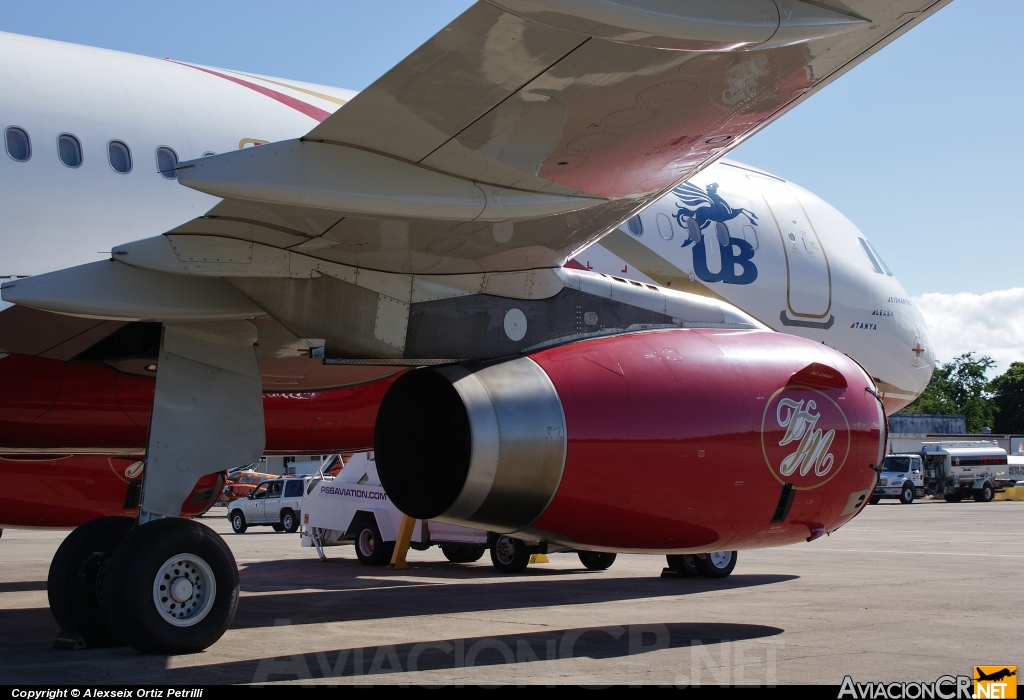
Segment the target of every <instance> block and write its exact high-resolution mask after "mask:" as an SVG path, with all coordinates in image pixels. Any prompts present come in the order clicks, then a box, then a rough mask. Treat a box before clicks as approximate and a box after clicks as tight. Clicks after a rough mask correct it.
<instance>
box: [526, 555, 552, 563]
mask: <svg viewBox="0 0 1024 700" xmlns="http://www.w3.org/2000/svg"><path fill="white" fill-rule="evenodd" d="M530 563H531V564H550V563H551V562H550V561H548V555H547V554H531V555H530Z"/></svg>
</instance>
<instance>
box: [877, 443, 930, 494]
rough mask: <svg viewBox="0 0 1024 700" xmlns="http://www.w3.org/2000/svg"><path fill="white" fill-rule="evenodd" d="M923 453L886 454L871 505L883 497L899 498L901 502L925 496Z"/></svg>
mask: <svg viewBox="0 0 1024 700" xmlns="http://www.w3.org/2000/svg"><path fill="white" fill-rule="evenodd" d="M921 466H922V461H921V455H915V454H907V455H886V457H885V461H884V462H882V473H881V474H880V475H879V478H878V484H877V485H876V486H875V492H874V494H873V495H872V496H871V501H870V503H871V505H876V504H877V503H878V502H879V501H881V500H882V499H883V498H898V499H899V500H900V503H913V502H914V499H915V498H919V497H921V496H924V473H923V471H922V469H921Z"/></svg>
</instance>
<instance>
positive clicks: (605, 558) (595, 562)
mask: <svg viewBox="0 0 1024 700" xmlns="http://www.w3.org/2000/svg"><path fill="white" fill-rule="evenodd" d="M578 554H579V556H580V563H581V564H583V566H585V567H587V568H588V569H590V570H591V571H604V570H605V569H607V568H609V567H610V566H611V565H612V564H614V563H615V557H616V556H618V555H617V554H614V553H612V554H609V553H608V552H578Z"/></svg>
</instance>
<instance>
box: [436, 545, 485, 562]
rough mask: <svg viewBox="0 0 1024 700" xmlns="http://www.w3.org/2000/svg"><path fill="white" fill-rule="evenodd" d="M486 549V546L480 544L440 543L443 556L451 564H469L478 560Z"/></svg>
mask: <svg viewBox="0 0 1024 700" xmlns="http://www.w3.org/2000/svg"><path fill="white" fill-rule="evenodd" d="M486 551H487V547H486V546H485V545H482V544H460V543H458V542H449V543H446V544H443V545H441V553H442V554H444V558H445V559H447V560H448V561H450V562H451V563H453V564H470V563H472V562H474V561H480V557H482V556H483V555H484V552H486Z"/></svg>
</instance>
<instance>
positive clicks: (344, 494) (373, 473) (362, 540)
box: [302, 452, 615, 574]
mask: <svg viewBox="0 0 1024 700" xmlns="http://www.w3.org/2000/svg"><path fill="white" fill-rule="evenodd" d="M338 460H340V457H339V456H334V457H333V458H332V459H329V460H328V461H326V462H325V463H324V466H323V467H321V470H320V472H319V473H318V474H317V475H315V476H314V477H313V478H312V479H311V480H310V482H309V486H308V487H307V488H306V495H305V497H304V498H303V501H302V546H303V547H316V549H317V553H318V554H319V555H320V556H321V557H323V556H324V552H323V548H324V547H331V546H336V545H344V544H353V545H355V549H356V556H357V557H358V558H359V561H360V562H362V563H363V564H367V565H371V566H372V565H382V564H387V563H388V562H390V561H391V555H392V552H393V551H394V547H395V541H396V540H397V539H398V531H399V528H400V527H401V523H402V517H403V516H402V512H401V511H399V510H398V508H396V507H395V506H394V504H393V503H392V502H391V499H389V498H388V496H387V493H385V492H384V489H383V487H381V485H380V478H379V477H378V476H377V464H376V462H375V461H374V457H373V453H372V452H362V453H357V454H354V455H352V456H351V457H350V458H349V459H348V461H347V462H346V463H345V465H344V467H342V468H341V470H340V471H339V472H338V473H337V474H336V476H334V477H330V476H326V477H325V476H324V474H328V473H331V472H332V471H334V470H336V469H337V467H338ZM434 545H437V546H440V547H441V551H442V552H443V553H444V556H445V557H446V558H447V559H448V561H451V562H455V563H469V562H474V561H478V560H479V559H480V557H482V556H483V555H484V553H485V552H486V551H488V549H490V552H491V563H492V564H493V565H494V568H496V569H497V570H498V571H500V572H502V573H507V574H512V573H519V572H521V571H523V570H524V569H526V567H527V565H528V564H529V563H530V560H531V557H532V555H534V554H546V553H549V552H552V553H553V552H554V551H555V550H554V549H551V550H549V549H548V548H547V546H546V545H544V544H543V543H540V542H527V541H524V540H520V539H517V538H515V537H511V536H509V535H501V534H497V533H491V532H486V531H484V530H475V529H473V528H468V527H459V526H458V525H449V524H447V523H439V522H437V521H434V520H429V521H424V520H417V521H416V524H415V526H414V528H413V532H412V542H411V545H410V546H411V548H412V549H417V550H420V551H422V550H426V549H429V548H430V547H432V546H434ZM560 551H565V550H560ZM578 554H579V558H580V561H581V563H582V564H583V565H584V566H585V567H586V568H588V569H593V570H600V569H607V568H608V567H609V566H611V565H612V563H613V562H614V561H615V555H614V554H606V553H600V552H579V553H578Z"/></svg>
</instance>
